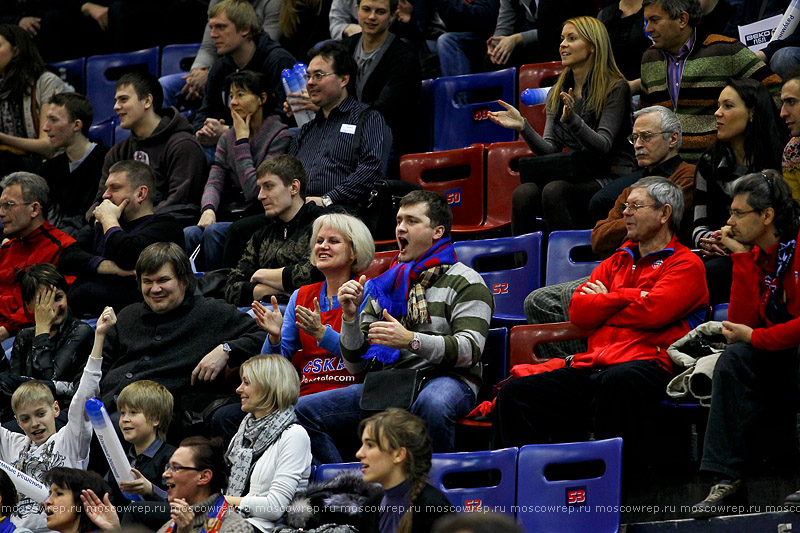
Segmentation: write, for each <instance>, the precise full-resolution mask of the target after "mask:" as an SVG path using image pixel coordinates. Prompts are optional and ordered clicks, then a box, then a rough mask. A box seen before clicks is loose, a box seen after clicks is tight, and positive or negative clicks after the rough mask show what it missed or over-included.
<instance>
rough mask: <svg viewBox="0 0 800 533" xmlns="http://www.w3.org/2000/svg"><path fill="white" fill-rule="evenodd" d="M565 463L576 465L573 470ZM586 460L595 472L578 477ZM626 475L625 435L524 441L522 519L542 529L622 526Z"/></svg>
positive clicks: (599, 531) (566, 531)
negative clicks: (552, 441)
mask: <svg viewBox="0 0 800 533" xmlns="http://www.w3.org/2000/svg"><path fill="white" fill-rule="evenodd" d="M590 462H595V464H594V465H592V464H589V463H590ZM597 462H601V463H602V465H598V464H597ZM576 463H583V464H576ZM561 465H570V467H572V468H570V469H569V472H567V471H566V470H561V469H559V466H561ZM583 466H585V467H586V469H587V471H591V473H587V474H586V476H587V477H576V476H577V474H576V473H575V470H576V469H580V468H582V467H583ZM559 470H561V471H560V472H559ZM567 474H570V475H567ZM564 478H568V479H564ZM621 478H622V439H621V438H619V437H617V438H615V439H608V440H598V441H588V442H575V443H566V444H534V445H530V446H523V447H522V448H521V449H520V450H519V455H518V457H517V521H518V522H519V523H520V524H521V525H522V527H523V529H524V530H526V531H536V532H537V533H548V532H552V533H572V532H575V533H578V532H580V533H583V532H586V531H591V532H592V533H606V532H616V531H619V527H620V493H621V484H622V480H621Z"/></svg>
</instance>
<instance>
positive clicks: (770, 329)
mask: <svg viewBox="0 0 800 533" xmlns="http://www.w3.org/2000/svg"><path fill="white" fill-rule="evenodd" d="M797 242H800V234H798V236H797ZM777 253H778V245H777V244H776V245H775V246H772V247H771V248H768V249H767V250H762V249H760V248H759V247H758V246H753V250H752V251H750V252H746V253H740V254H731V258H732V259H733V284H732V285H731V304H730V307H729V308H728V320H730V321H731V322H735V323H737V324H745V325H747V326H750V327H751V328H753V336H752V338H751V339H750V343H751V344H752V345H753V347H754V348H758V349H761V350H769V351H777V350H789V349H792V348H796V347H797V346H798V345H800V318H798V317H800V279H798V278H799V277H800V254H798V253H797V251H795V253H794V257H793V258H792V264H791V265H789V268H788V269H786V272H784V274H783V278H782V279H781V282H780V285H779V287H778V290H781V291H782V293H783V294H782V295H781V299H782V300H783V301H784V302H785V303H786V309H787V311H788V313H789V314H790V315H791V316H792V317H793V318H792V319H791V320H789V321H787V322H784V323H782V324H773V323H772V322H770V321H769V320H768V319H767V317H766V316H765V314H764V309H765V308H766V306H767V301H768V300H769V294H770V291H769V289H768V288H767V286H766V284H765V283H764V274H765V272H770V273H773V274H774V272H775V269H776V268H777V259H778V257H777Z"/></svg>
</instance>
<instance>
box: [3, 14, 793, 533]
mask: <svg viewBox="0 0 800 533" xmlns="http://www.w3.org/2000/svg"><path fill="white" fill-rule="evenodd" d="M787 3H788V2H783V3H781V2H772V4H769V5H768V6H767V7H768V8H769V9H772V10H774V11H776V12H780V11H781V10H782V9H783V8H785V7H786V5H785V4H787ZM599 4H603V5H599ZM605 4H607V3H605V2H591V1H588V0H587V1H581V2H556V1H553V0H536V1H528V0H500V1H499V2H498V1H497V0H474V1H470V2H462V1H461V0H436V1H432V2H423V1H420V0H413V1H409V0H333V1H332V2H330V1H327V0H316V1H315V0H308V1H304V2H301V1H300V0H282V1H281V0H267V1H261V0H253V1H249V0H211V1H210V2H209V3H208V6H207V7H206V6H205V5H200V3H197V2H190V1H188V0H169V1H167V2H159V3H157V4H156V3H155V2H154V1H152V0H114V1H112V2H103V1H99V2H98V3H93V2H72V1H69V2H63V3H62V2H48V1H45V0H39V1H23V0H18V1H9V2H3V5H2V7H0V177H2V182H0V187H1V188H2V192H1V194H0V224H2V231H3V240H2V244H0V341H7V344H8V345H9V347H10V358H9V359H7V360H6V359H3V360H2V362H3V364H2V365H0V398H1V399H2V402H0V422H3V427H2V428H0V460H3V461H6V462H8V463H12V464H13V465H14V466H15V467H17V468H18V469H19V470H21V471H23V472H25V473H27V474H29V475H31V476H33V477H34V478H36V479H37V480H39V481H42V482H45V483H47V484H48V485H49V488H50V497H49V498H48V499H47V501H46V502H36V501H35V500H34V496H33V495H30V494H20V496H19V503H18V504H16V505H15V506H13V509H12V512H11V513H6V512H5V509H6V506H5V503H6V502H5V500H6V498H11V496H7V492H4V481H5V479H4V477H3V475H2V474H1V473H0V498H2V499H3V504H4V505H3V513H0V514H2V515H3V516H6V515H10V516H11V520H10V522H13V524H14V526H15V527H21V528H28V529H31V530H33V531H44V530H45V529H50V530H56V531H62V532H64V533H67V532H69V533H73V532H75V531H90V530H95V529H101V530H103V531H111V530H116V529H118V528H120V527H121V526H124V525H127V524H133V523H136V524H141V525H144V526H145V527H147V528H150V529H152V530H159V531H164V532H174V531H175V530H176V528H177V530H178V533H188V532H189V530H192V531H195V532H198V533H199V532H200V531H211V529H209V528H208V524H209V523H213V524H215V525H214V531H220V532H221V531H225V532H232V533H233V532H235V533H249V532H251V531H261V532H266V533H268V532H270V531H272V530H273V529H274V528H275V527H276V525H277V524H278V523H280V522H281V521H282V520H283V519H284V512H285V511H286V509H287V506H289V503H290V502H291V501H292V500H293V499H294V498H295V496H296V495H297V494H303V493H305V492H306V491H310V490H313V487H309V475H310V472H311V464H312V460H313V461H315V462H317V463H330V462H341V461H348V460H351V459H352V457H354V456H355V457H357V459H358V460H359V461H360V462H361V466H362V472H363V479H364V480H365V481H366V482H369V483H377V484H379V485H380V486H381V487H382V488H383V489H384V492H381V493H378V494H377V495H376V494H370V495H369V496H368V497H367V498H366V499H364V501H363V503H365V505H366V507H364V509H363V512H362V513H361V514H360V516H359V517H358V519H357V520H355V521H353V522H351V523H350V525H351V526H353V527H358V528H360V529H359V530H361V531H366V532H372V531H381V532H384V533H393V532H395V531H397V532H399V533H410V532H411V531H413V532H414V533H427V532H428V531H429V530H430V529H431V527H432V524H433V521H434V520H435V519H436V518H438V517H439V515H440V514H447V513H449V512H450V511H452V509H450V508H449V505H448V503H447V501H446V500H445V498H444V497H443V496H442V494H441V493H439V492H438V491H437V490H436V489H434V488H433V487H431V486H430V485H427V484H426V478H427V475H428V472H429V470H430V464H431V463H430V462H431V454H432V453H433V452H449V451H453V450H454V449H455V448H456V446H455V424H456V421H457V420H459V419H461V418H463V417H465V416H469V415H470V411H471V410H473V409H474V408H475V407H476V403H477V401H478V400H479V398H478V392H479V390H481V389H482V387H481V386H482V380H483V375H482V371H483V364H482V356H483V351H484V347H485V345H486V342H487V338H488V335H489V329H490V325H491V324H492V315H493V312H494V300H493V296H492V292H491V291H490V289H489V288H488V287H487V286H486V283H485V282H484V280H483V278H482V276H481V275H480V273H478V272H477V271H476V270H473V269H472V268H470V267H468V266H467V265H465V264H463V263H461V262H459V260H458V258H457V256H456V252H455V247H454V245H453V239H454V236H453V234H452V232H451V230H452V228H453V213H452V211H451V207H450V206H449V205H448V203H447V202H446V201H445V199H444V198H442V197H441V196H439V195H437V194H435V193H433V192H430V191H424V190H415V191H413V192H410V193H408V194H406V195H404V196H403V197H402V199H401V200H399V207H398V208H397V211H396V229H395V237H396V241H395V244H396V248H397V250H396V255H395V256H394V258H393V259H392V261H391V264H390V265H389V267H388V270H386V271H385V272H383V273H379V274H375V273H371V274H373V275H372V277H371V279H368V278H367V276H366V275H365V274H364V272H365V271H367V270H368V268H369V267H370V265H371V263H372V260H373V258H374V256H375V239H374V238H373V235H374V234H375V229H376V228H374V227H370V226H369V225H368V224H369V220H368V219H367V217H366V216H365V215H366V208H367V205H368V204H369V201H370V199H373V200H374V198H372V195H374V194H375V190H374V188H375V186H376V183H377V182H378V181H379V180H384V179H387V178H393V177H394V178H396V177H397V173H398V168H399V161H400V158H401V156H403V155H404V154H409V153H414V152H416V151H419V150H420V149H422V142H421V139H422V129H423V126H422V124H424V123H426V120H428V119H429V117H424V116H420V108H419V105H418V102H419V99H420V91H421V86H422V84H421V82H422V78H423V76H425V77H427V76H437V75H458V74H468V73H474V72H480V71H488V70H493V69H498V68H504V67H506V66H511V65H513V66H519V65H522V64H525V63H531V62H539V61H549V60H553V59H556V58H560V61H561V65H562V66H563V67H564V69H563V72H562V73H561V74H560V75H559V77H558V79H557V80H556V81H555V84H554V85H553V88H552V89H551V90H550V92H549V95H548V96H547V99H546V102H545V113H546V124H545V127H544V130H543V131H542V132H537V131H535V130H534V128H533V127H532V125H531V124H529V123H528V122H527V120H526V119H525V118H524V117H523V115H522V114H521V113H520V112H519V110H517V109H516V108H515V107H514V106H513V105H511V104H509V103H506V102H502V101H501V102H499V104H500V105H501V106H502V107H503V110H501V111H497V112H491V113H489V119H491V120H492V121H494V122H495V123H497V124H500V125H501V126H503V127H506V128H509V129H512V130H515V131H517V132H519V135H520V139H521V140H524V141H525V142H526V143H527V145H528V147H529V148H530V149H531V150H532V151H533V152H534V154H535V157H534V158H531V159H530V160H528V161H526V163H525V164H521V165H520V168H521V172H520V174H521V182H522V183H521V185H519V186H518V187H517V189H516V190H515V191H514V194H513V198H508V199H506V201H508V202H509V203H510V204H511V205H512V219H511V225H510V228H509V230H510V232H511V233H512V234H514V235H521V234H526V233H530V232H533V231H537V230H544V231H545V232H547V231H553V230H570V229H589V228H593V229H592V235H591V245H592V249H593V251H594V252H595V253H596V254H597V255H598V256H599V257H600V258H601V259H602V261H601V262H600V263H599V265H598V266H597V267H596V268H595V269H594V271H593V272H592V273H591V275H590V276H589V277H585V278H582V279H579V280H574V281H572V282H568V283H564V284H560V285H554V286H547V287H543V288H541V289H538V290H537V291H534V292H533V293H531V294H530V295H528V297H527V298H526V300H525V304H524V312H525V315H526V316H527V319H528V322H529V323H533V324H536V323H546V322H559V321H571V322H572V323H573V324H574V325H575V326H577V327H578V328H580V329H583V330H586V331H589V332H590V334H589V336H588V339H586V340H585V341H582V342H581V341H576V342H570V343H562V344H559V345H553V346H548V347H544V348H543V349H542V350H541V352H540V353H539V355H543V356H546V357H548V358H549V360H548V361H547V362H546V363H544V364H541V365H536V367H535V368H524V369H521V370H518V371H517V372H515V373H513V375H514V379H511V380H510V381H509V382H507V383H506V384H504V385H503V386H502V388H500V390H499V393H498V394H497V397H496V400H495V403H494V404H493V405H494V410H493V412H492V414H491V421H492V425H493V427H492V447H494V448H503V447H509V446H522V445H526V444H537V443H547V442H566V441H579V440H586V439H589V438H597V439H600V438H606V437H618V436H619V437H623V438H624V440H625V455H624V464H625V469H626V471H636V470H637V469H643V468H646V467H647V466H651V463H652V460H653V458H652V453H650V452H651V444H652V441H653V439H654V438H655V437H654V435H655V434H656V433H657V430H658V427H657V426H658V423H657V422H658V420H657V419H656V418H655V415H654V414H653V413H654V412H655V411H654V409H655V408H656V406H657V404H658V403H659V401H661V400H662V399H663V398H664V396H665V390H666V387H667V384H668V383H669V382H670V380H671V379H672V378H673V376H674V375H675V374H676V372H677V371H678V368H677V367H676V363H675V362H674V361H673V360H672V359H671V357H670V356H669V355H668V352H667V349H668V348H669V347H670V346H671V345H672V344H673V343H674V342H676V341H678V340H679V339H680V338H681V337H683V336H684V335H686V334H688V333H689V332H691V331H692V330H693V329H694V328H695V327H696V326H698V325H699V324H701V323H703V322H704V321H705V318H706V314H707V311H708V308H709V304H718V303H729V313H728V320H726V321H723V322H722V323H721V325H720V326H719V328H720V331H721V335H723V336H724V337H725V339H726V341H727V347H726V348H725V349H724V351H723V352H722V353H721V355H720V357H719V359H718V362H717V364H716V367H715V369H714V371H713V380H712V383H713V385H712V392H711V400H710V405H711V408H710V411H709V418H708V431H707V432H706V435H705V443H704V447H703V460H702V463H701V470H702V471H705V472H708V473H710V475H711V476H712V477H713V484H712V488H711V490H710V492H709V495H708V497H706V499H704V500H703V501H702V502H700V503H698V504H696V505H694V506H693V507H692V513H691V514H692V516H694V517H696V518H708V517H711V516H717V515H722V514H729V513H730V512H734V510H735V509H736V508H737V505H739V504H740V503H741V502H742V500H743V498H744V497H745V494H746V490H745V487H746V476H747V473H748V471H749V467H750V466H751V465H753V464H755V463H756V462H757V459H758V457H759V455H758V454H759V453H760V449H761V448H760V446H763V443H760V442H758V441H757V440H758V439H753V438H752V436H753V435H754V434H767V435H770V436H771V438H772V439H773V443H775V442H777V443H778V444H779V445H782V446H785V447H786V448H787V449H791V448H792V443H793V439H794V440H795V441H796V427H795V424H794V423H793V422H794V419H793V415H794V411H793V409H792V407H791V406H792V403H791V399H792V398H793V395H794V391H795V390H796V388H797V384H796V383H795V376H794V372H793V369H794V368H796V364H797V356H798V345H800V336H799V335H798V334H797V331H798V324H800V322H798V321H799V320H800V308H798V300H797V299H796V298H795V296H797V294H796V292H797V284H798V270H797V269H798V268H800V266H798V261H800V259H798V256H797V253H796V251H795V248H796V241H797V238H798V237H800V234H799V233H798V231H800V230H799V229H798V228H800V204H798V201H800V185H798V175H800V171H798V168H800V155H798V154H799V153H800V148H798V146H800V145H798V137H797V136H798V135H800V52H798V50H800V37H797V32H795V33H793V34H792V35H790V36H788V37H787V38H786V39H784V40H781V41H776V42H773V43H771V44H770V45H769V46H767V47H766V48H764V49H763V50H762V51H759V52H756V53H754V52H752V51H751V50H749V49H748V48H746V47H745V46H744V45H742V44H741V43H740V42H739V41H738V40H737V39H736V38H734V37H732V36H731V35H732V33H731V28H732V27H733V26H732V23H733V22H738V23H740V24H741V23H742V22H746V21H748V20H749V21H752V19H753V16H752V14H749V13H748V12H747V10H746V9H745V8H744V6H743V5H741V2H739V1H738V0H620V1H619V2H615V3H611V4H609V5H605ZM773 4H774V5H773ZM198 5H199V7H198ZM765 5H766V4H765ZM153 13H158V14H159V15H158V16H154V15H153ZM202 24H205V33H204V34H203V36H202V39H203V41H202V44H201V47H200V50H199V52H198V53H197V57H196V58H195V60H194V62H193V64H192V66H191V69H190V71H189V72H188V73H186V74H184V75H173V76H168V77H165V78H162V79H161V80H158V79H157V78H156V77H154V76H153V75H151V74H148V73H146V72H142V71H138V70H137V71H132V72H126V73H124V74H122V75H121V76H120V77H119V78H118V79H117V80H116V82H115V95H114V113H115V115H116V117H115V120H116V121H117V122H118V124H119V128H120V129H121V130H126V132H127V133H129V135H128V136H127V137H126V138H124V139H122V140H120V141H119V142H117V143H116V144H114V145H113V146H108V147H106V146H102V144H100V143H98V142H94V141H93V140H91V139H90V135H89V127H90V125H91V124H92V123H93V122H98V121H99V120H103V119H106V118H108V117H97V116H95V115H94V112H93V106H92V102H90V101H89V100H88V99H87V98H86V97H85V96H83V95H81V94H78V93H77V92H75V91H74V90H73V88H72V87H71V86H70V85H69V84H68V83H67V82H66V81H65V80H63V79H61V78H60V77H59V76H58V75H57V74H55V73H54V72H52V71H51V70H50V68H49V67H48V66H47V65H46V64H45V60H46V61H55V60H58V59H65V58H66V57H65V54H70V55H74V56H79V55H90V54H94V53H103V52H109V51H122V50H130V49H135V48H143V47H145V46H153V45H164V44H168V43H172V42H182V41H184V40H189V41H191V40H196V37H200V25H202ZM65 25H72V26H71V30H72V31H71V32H70V33H71V34H72V33H75V34H77V35H78V37H79V38H78V37H76V38H75V39H70V42H69V43H64V44H63V45H62V44H61V43H62V41H64V40H65V39H64V38H63V34H64V32H63V27H64V26H65ZM144 26H148V27H151V28H152V31H151V32H142V31H139V30H136V28H141V27H144ZM187 28H192V29H194V30H197V36H195V37H187V36H186V35H185V34H187V33H189V32H188V31H187ZM556 30H559V31H560V33H558V32H556ZM145 33H147V35H145ZM556 33H558V34H557V35H556ZM795 41H798V42H795ZM298 61H301V62H304V63H306V62H307V80H308V81H307V85H306V87H305V88H304V89H302V90H301V91H300V92H291V93H289V94H286V91H285V90H284V86H283V84H282V82H281V72H282V70H283V69H292V68H293V67H294V65H295V63H296V62H298ZM290 104H291V105H290ZM175 105H179V106H180V110H179V109H178V107H175ZM300 110H303V111H310V112H311V114H312V115H313V118H312V119H311V120H310V121H308V122H305V123H302V122H300V121H298V120H297V119H296V117H295V116H294V115H295V113H297V112H298V111H300ZM298 124H301V125H300V126H299V127H298ZM118 138H119V137H118ZM565 168H569V169H570V170H569V171H563V169H565ZM554 169H558V170H554ZM494 192H495V191H492V190H489V191H487V193H488V194H493V193H494ZM365 222H367V223H365ZM198 270H199V271H201V272H202V271H205V275H202V276H200V275H196V272H197V271H198ZM237 307H238V308H239V309H237ZM248 311H249V312H248ZM522 311H523V310H522V309H520V312H522ZM90 324H92V325H90ZM93 329H94V331H93ZM92 339H93V341H92ZM765 361H769V362H768V363H767V362H765ZM92 396H95V397H97V398H99V399H100V400H101V401H102V402H103V404H104V406H105V408H106V409H107V411H108V413H110V414H111V417H112V419H113V420H114V423H115V425H116V426H117V427H118V429H119V432H118V433H119V437H120V438H121V440H122V441H124V443H125V444H126V452H127V455H128V459H129V461H130V463H131V467H132V468H131V472H130V475H129V476H127V477H126V478H124V479H123V478H119V479H118V478H117V477H116V476H115V475H113V473H106V472H107V471H108V468H107V465H106V464H105V463H104V461H103V457H102V453H101V452H100V448H99V447H98V448H97V453H95V450H94V448H92V447H91V445H90V442H91V424H90V423H89V422H88V419H87V417H85V416H84V412H85V409H86V407H85V405H84V404H85V400H87V399H88V398H91V397H92ZM742 399H744V400H742ZM397 406H403V407H405V408H406V410H402V409H393V408H391V407H397ZM542 406H547V408H546V409H543V408H542ZM387 408H390V409H389V410H385V409H387ZM480 412H483V413H485V412H487V411H486V410H481V411H480ZM473 414H474V413H473ZM209 432H210V433H211V434H212V435H213V438H206V437H200V436H192V435H193V434H200V433H209ZM794 447H795V448H796V442H794ZM90 449H92V452H93V454H92V456H91V457H90V453H89V452H90ZM226 450H227V451H226ZM794 451H795V452H796V450H794ZM87 469H88V470H96V471H97V473H99V474H106V479H105V480H102V479H100V476H98V475H97V474H96V473H93V472H84V471H85V470H87ZM126 474H128V473H126ZM83 489H87V490H83ZM343 490H344V489H343ZM13 497H14V499H15V500H16V495H14V496H13ZM136 498H138V499H141V500H143V501H142V502H137V503H136V505H133V504H130V501H131V500H132V499H136ZM39 503H45V505H44V506H42V507H40V506H39V505H38V504H39ZM112 503H113V504H114V505H116V510H115V509H114V508H113V507H111V504H112ZM379 504H380V505H381V506H382V507H381V509H383V510H381V511H380V512H374V509H378V508H379V507H378V505H379ZM412 504H413V505H414V507H410V506H411V505H412ZM787 504H788V505H790V506H793V507H800V491H798V493H796V494H792V495H790V496H789V497H788V498H787ZM70 505H72V507H71V509H72V510H71V511H70V512H71V513H72V514H69V513H68V512H66V511H65V510H64V509H66V508H67V507H69V506H70ZM420 505H431V506H434V507H436V508H437V509H439V510H441V512H436V513H422V512H418V511H417V510H415V509H419V507H420ZM386 509H400V511H389V510H386ZM406 509H408V511H406ZM234 510H238V512H234ZM14 526H12V527H14Z"/></svg>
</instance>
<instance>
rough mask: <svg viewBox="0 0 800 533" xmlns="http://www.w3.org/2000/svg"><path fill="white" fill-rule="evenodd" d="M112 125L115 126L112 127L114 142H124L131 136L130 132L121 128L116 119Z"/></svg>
mask: <svg viewBox="0 0 800 533" xmlns="http://www.w3.org/2000/svg"><path fill="white" fill-rule="evenodd" d="M114 123H115V124H116V126H114V142H120V141H124V140H125V139H127V138H128V137H130V136H131V130H126V129H125V128H123V127H122V126H121V125H120V124H119V123H118V122H117V119H116V118H115V119H114Z"/></svg>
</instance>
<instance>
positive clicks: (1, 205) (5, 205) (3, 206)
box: [0, 202, 33, 211]
mask: <svg viewBox="0 0 800 533" xmlns="http://www.w3.org/2000/svg"><path fill="white" fill-rule="evenodd" d="M32 203H33V202H22V203H17V202H0V211H11V210H12V209H14V208H15V207H17V206H18V205H30V204H32Z"/></svg>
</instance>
